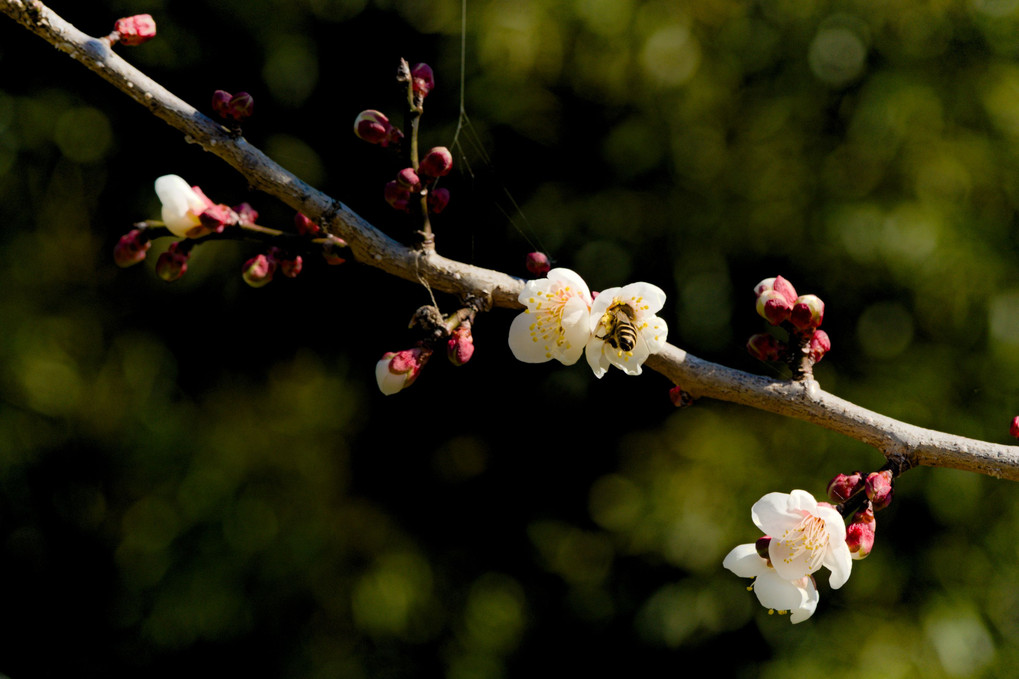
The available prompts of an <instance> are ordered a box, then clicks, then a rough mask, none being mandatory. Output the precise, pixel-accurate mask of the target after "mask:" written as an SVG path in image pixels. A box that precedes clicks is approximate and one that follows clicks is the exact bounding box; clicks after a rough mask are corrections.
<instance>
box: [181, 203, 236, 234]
mask: <svg viewBox="0 0 1019 679" xmlns="http://www.w3.org/2000/svg"><path fill="white" fill-rule="evenodd" d="M238 219H239V218H238V216H237V213H236V212H234V211H233V210H232V209H231V208H229V207H227V206H226V205H213V206H212V207H208V208H206V209H205V210H204V211H203V212H202V214H200V215H198V221H199V222H201V225H200V226H197V227H195V228H194V229H191V230H190V231H188V238H200V237H202V236H207V235H209V234H210V233H223V229H225V228H226V227H227V226H233V225H234V224H236V223H237V221H238Z"/></svg>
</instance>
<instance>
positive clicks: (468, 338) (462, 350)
mask: <svg viewBox="0 0 1019 679" xmlns="http://www.w3.org/2000/svg"><path fill="white" fill-rule="evenodd" d="M446 355H447V356H448V357H449V362H450V363H452V364H453V365H456V366H460V365H463V364H464V363H466V362H467V361H469V360H471V356H473V355H474V337H473V336H472V335H471V326H470V323H461V324H460V325H458V326H456V328H454V329H453V332H452V334H450V336H449V342H447V343H446Z"/></svg>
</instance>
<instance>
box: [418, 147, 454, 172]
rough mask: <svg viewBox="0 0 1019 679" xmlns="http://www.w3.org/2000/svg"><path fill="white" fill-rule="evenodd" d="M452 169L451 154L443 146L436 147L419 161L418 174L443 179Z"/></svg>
mask: <svg viewBox="0 0 1019 679" xmlns="http://www.w3.org/2000/svg"><path fill="white" fill-rule="evenodd" d="M452 169H453V154H452V153H450V152H449V149H447V148H446V147H445V146H436V147H435V148H433V149H432V150H430V151H429V152H428V153H426V154H425V157H424V158H423V159H422V160H421V163H420V164H419V165H418V173H420V174H423V175H425V176H428V177H445V176H446V175H447V174H449V171H450V170H452Z"/></svg>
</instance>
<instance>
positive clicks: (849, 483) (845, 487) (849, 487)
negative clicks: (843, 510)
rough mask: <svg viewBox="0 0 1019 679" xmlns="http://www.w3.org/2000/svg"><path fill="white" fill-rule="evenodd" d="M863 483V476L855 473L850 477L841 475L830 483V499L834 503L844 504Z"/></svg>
mask: <svg viewBox="0 0 1019 679" xmlns="http://www.w3.org/2000/svg"><path fill="white" fill-rule="evenodd" d="M862 481H863V474H861V473H860V472H853V473H852V474H849V475H848V476H847V475H846V474H839V475H837V476H836V477H835V478H834V479H832V480H831V481H830V482H829V483H828V498H829V499H830V500H831V501H832V502H838V503H842V502H845V501H846V500H848V499H849V498H850V497H852V496H853V494H854V493H856V491H857V490H858V489H859V486H860V483H861V482H862Z"/></svg>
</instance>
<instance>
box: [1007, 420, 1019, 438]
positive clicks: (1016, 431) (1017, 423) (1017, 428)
mask: <svg viewBox="0 0 1019 679" xmlns="http://www.w3.org/2000/svg"><path fill="white" fill-rule="evenodd" d="M1008 431H1009V433H1010V434H1012V436H1014V437H1016V438H1017V439H1019V415H1017V416H1016V417H1013V418H1012V425H1011V426H1010V427H1009V428H1008Z"/></svg>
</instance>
